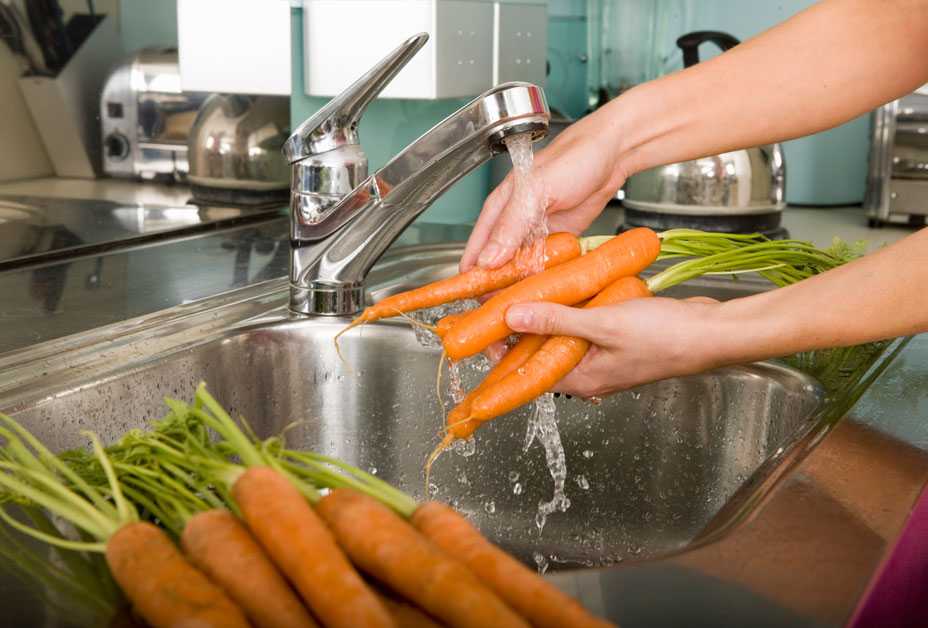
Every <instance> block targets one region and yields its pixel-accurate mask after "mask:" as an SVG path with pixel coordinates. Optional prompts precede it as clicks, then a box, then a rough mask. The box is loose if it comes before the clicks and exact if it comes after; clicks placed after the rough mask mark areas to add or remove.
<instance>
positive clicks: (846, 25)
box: [602, 0, 928, 175]
mask: <svg viewBox="0 0 928 628" xmlns="http://www.w3.org/2000/svg"><path fill="white" fill-rule="evenodd" d="M926 59H928V0H825V1H823V2H821V3H819V4H816V5H814V6H812V7H810V8H809V9H807V10H805V11H803V12H801V13H800V14H798V15H796V16H794V17H793V18H792V19H790V20H788V21H786V22H784V23H782V24H780V25H778V26H776V27H774V28H772V29H770V30H769V31H767V32H765V33H763V34H761V35H758V36H757V37H755V38H753V39H751V40H748V41H746V42H744V43H743V44H741V45H739V46H737V47H735V48H734V49H732V50H730V51H729V52H726V53H725V54H724V55H720V56H718V57H716V58H714V59H711V60H709V61H706V62H703V63H700V64H698V65H696V66H695V67H692V68H689V69H687V70H684V71H681V72H677V73H675V74H672V75H669V76H666V77H663V78H661V79H659V80H657V81H652V82H650V83H646V84H644V85H641V86H639V87H636V88H634V89H632V90H630V91H629V92H627V93H626V94H624V95H623V96H620V97H619V98H617V99H616V100H614V101H613V102H611V103H610V104H608V105H606V107H604V109H608V110H609V112H608V113H607V112H602V113H604V114H606V115H605V116H603V117H604V118H605V119H606V120H608V122H607V124H608V125H609V127H610V129H609V134H610V136H611V137H612V138H613V140H614V141H615V142H617V144H618V146H619V150H618V155H619V162H618V163H617V168H618V169H619V170H620V171H621V173H622V174H623V175H630V174H634V173H635V172H640V171H641V170H646V169H648V168H651V167H654V166H657V165H661V164H665V163H673V162H676V161H683V160H687V159H694V158H696V157H701V156H704V155H711V154H717V153H722V152H725V151H729V150H734V149H737V148H744V147H748V146H756V145H760V144H767V143H771V142H775V141H782V140H786V139H791V138H795V137H800V136H803V135H808V134H810V133H815V132H818V131H822V130H825V129H828V128H831V127H834V126H837V125H839V124H841V123H844V122H846V121H848V120H850V119H852V118H854V117H856V116H859V115H861V114H863V113H865V112H867V111H870V110H872V109H873V108H874V107H877V106H879V105H881V104H883V103H885V102H887V101H890V100H892V99H894V98H897V97H899V96H901V95H903V94H906V93H909V92H911V91H912V90H914V89H915V88H917V87H918V86H920V85H922V84H924V83H925V82H928V62H926Z"/></svg>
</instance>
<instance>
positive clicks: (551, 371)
mask: <svg viewBox="0 0 928 628" xmlns="http://www.w3.org/2000/svg"><path fill="white" fill-rule="evenodd" d="M649 296H651V291H650V289H649V288H648V286H647V284H645V282H643V281H641V280H640V279H638V278H637V277H623V278H622V279H619V280H618V281H616V282H615V283H613V284H612V285H610V286H609V287H608V288H606V289H605V290H603V291H602V292H601V293H600V294H598V295H597V296H596V297H595V298H593V299H592V300H590V302H589V303H587V304H586V306H585V307H586V308H594V307H602V306H605V305H613V304H615V303H621V302H622V301H628V300H630V299H637V298H643V297H649ZM589 348H590V341H589V340H585V339H583V338H575V337H572V336H552V337H551V338H548V339H547V340H546V341H545V342H544V344H542V345H541V348H539V349H538V351H536V352H535V353H534V354H533V355H532V356H531V357H530V358H528V359H527V360H526V361H525V362H524V363H523V364H522V365H521V367H519V368H518V369H516V370H513V371H511V372H510V373H509V374H507V375H506V376H505V377H503V378H501V379H499V380H497V381H495V382H492V383H491V384H489V385H488V386H485V387H484V388H483V390H481V391H480V392H479V393H478V394H477V395H476V396H475V397H474V399H473V400H472V401H471V407H470V415H469V416H468V417H467V418H469V419H476V420H478V421H488V420H490V419H493V418H495V417H498V416H500V415H503V414H506V413H507V412H511V411H512V410H515V409H516V408H518V407H519V406H522V405H524V404H526V403H529V402H530V401H532V400H534V399H535V398H536V397H538V396H539V395H542V394H544V393H546V392H548V391H549V390H551V389H552V388H553V387H554V386H555V385H556V384H557V383H558V382H559V381H561V380H562V379H563V378H564V376H565V375H567V374H568V373H570V371H572V370H573V369H574V368H575V367H576V366H577V365H578V364H580V361H581V360H583V357H584V356H585V355H586V353H587V351H589Z"/></svg>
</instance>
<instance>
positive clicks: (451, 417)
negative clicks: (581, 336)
mask: <svg viewBox="0 0 928 628" xmlns="http://www.w3.org/2000/svg"><path fill="white" fill-rule="evenodd" d="M547 339H548V337H547V336H539V335H537V334H525V335H524V336H522V337H521V338H519V342H517V343H516V344H515V345H514V346H513V347H512V348H511V349H509V351H507V352H506V355H504V356H503V357H502V358H501V359H500V361H499V362H497V363H496V366H494V367H493V368H492V369H490V372H489V373H487V375H486V377H484V378H483V381H481V382H480V383H479V384H478V385H477V386H476V387H475V388H474V389H473V390H471V391H470V392H469V393H467V396H466V397H464V399H463V400H462V401H461V403H459V404H458V405H456V406H455V407H454V408H453V409H452V410H451V412H449V413H448V418H447V421H446V425H447V427H448V433H449V435H451V436H452V437H453V438H467V437H469V436H470V435H471V434H473V433H474V431H475V430H476V429H477V428H478V427H479V426H480V422H479V421H475V420H472V419H470V420H469V418H468V417H470V411H471V404H472V403H473V401H474V399H476V398H477V396H478V395H479V394H480V393H482V392H483V391H484V390H486V389H487V388H488V387H489V386H492V385H493V384H495V383H497V382H498V381H500V380H502V379H503V378H504V377H506V376H507V375H509V374H510V373H512V372H514V371H516V370H517V369H518V368H519V367H521V366H522V365H523V364H525V362H526V360H528V359H529V358H530V357H532V355H533V354H534V353H535V352H536V351H538V349H540V348H541V346H542V345H543V344H544V343H545V341H546V340H547Z"/></svg>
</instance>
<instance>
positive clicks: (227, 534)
mask: <svg viewBox="0 0 928 628" xmlns="http://www.w3.org/2000/svg"><path fill="white" fill-rule="evenodd" d="M181 546H182V547H183V549H184V552H185V553H186V554H187V557H188V558H189V559H190V561H191V562H192V563H193V564H194V565H195V566H196V567H198V568H199V569H200V570H201V571H203V573H205V574H206V575H207V576H209V578H210V579H211V580H212V581H213V582H215V583H216V584H218V585H219V586H220V587H222V588H223V590H225V592H226V593H227V594H228V595H229V597H231V598H232V599H233V600H234V601H235V602H236V603H237V604H238V605H239V606H240V607H241V608H242V610H244V611H245V614H246V615H247V616H248V619H249V620H251V622H252V623H253V624H254V625H255V626H256V627H257V628H314V627H316V626H318V625H319V624H317V623H316V622H315V620H313V618H312V617H311V616H310V614H309V611H307V610H306V608H305V607H304V606H303V603H302V602H301V601H300V598H299V597H297V595H296V593H294V591H293V589H292V588H290V585H289V583H287V581H286V580H285V579H284V577H283V575H281V573H280V572H279V571H278V570H277V568H276V567H275V566H274V563H272V562H271V559H270V558H268V556H267V554H265V553H264V550H263V549H261V546H260V545H258V543H257V541H255V539H254V537H252V536H251V533H250V532H248V529H247V528H246V527H245V525H244V524H243V523H242V522H241V521H240V520H239V519H238V518H237V517H236V516H235V515H233V514H232V513H231V512H229V511H228V510H222V509H214V510H206V511H203V512H199V513H197V514H195V515H194V516H192V517H191V518H190V519H189V521H187V524H186V525H185V526H184V531H183V533H182V535H181Z"/></svg>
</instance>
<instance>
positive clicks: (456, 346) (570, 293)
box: [442, 227, 660, 360]
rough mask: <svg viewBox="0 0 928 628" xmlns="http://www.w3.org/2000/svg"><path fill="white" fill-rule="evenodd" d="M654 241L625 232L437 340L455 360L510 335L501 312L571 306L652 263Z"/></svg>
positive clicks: (639, 231)
mask: <svg viewBox="0 0 928 628" xmlns="http://www.w3.org/2000/svg"><path fill="white" fill-rule="evenodd" d="M658 253H660V239H659V238H658V236H657V234H656V233H654V232H653V231H651V230H650V229H648V228H645V227H639V228H636V229H631V230H629V231H626V232H624V233H622V234H621V235H618V236H616V237H614V238H612V239H610V240H609V241H608V242H606V243H605V244H603V245H602V246H600V247H599V248H597V249H596V250H594V251H592V252H590V253H587V254H586V255H584V256H582V257H579V258H577V259H573V260H571V261H569V262H565V263H563V264H560V265H558V266H555V267H553V268H549V269H548V270H545V271H543V272H540V273H538V274H537V275H532V276H530V277H527V278H526V279H523V280H522V281H520V282H518V283H516V284H514V285H512V286H509V287H508V288H506V289H504V290H502V291H501V292H500V293H499V294H497V295H495V296H494V297H492V298H491V299H489V300H488V301H487V302H486V303H484V304H483V305H481V306H480V307H479V308H477V309H476V310H474V311H473V312H471V313H470V314H468V315H467V317H466V318H464V319H463V320H460V321H458V322H457V324H455V325H454V327H453V328H452V329H451V330H450V331H449V332H448V333H447V334H446V335H445V337H444V338H443V339H442V344H443V345H444V348H445V352H446V353H447V355H448V357H449V358H450V359H452V360H460V359H463V358H466V357H468V356H471V355H474V354H475V353H479V352H480V351H483V350H484V349H486V348H487V347H488V346H489V345H490V344H491V343H493V342H496V341H497V340H502V339H504V338H505V337H506V336H508V335H509V334H511V333H512V330H511V329H509V327H508V326H507V325H506V319H505V316H506V310H508V309H509V307H510V306H512V305H515V304H517V303H528V302H532V301H549V302H553V303H560V304H562V305H575V304H577V303H579V302H580V301H583V300H584V299H588V298H590V297H592V296H594V295H596V294H598V293H599V292H600V291H602V290H603V289H604V288H605V287H606V286H608V285H609V284H610V283H612V282H614V281H616V280H617V279H619V278H621V277H627V276H631V275H637V274H638V273H640V272H641V271H642V270H644V269H645V268H647V267H648V266H649V265H650V264H651V262H653V261H654V260H655V259H657V255H658Z"/></svg>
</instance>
